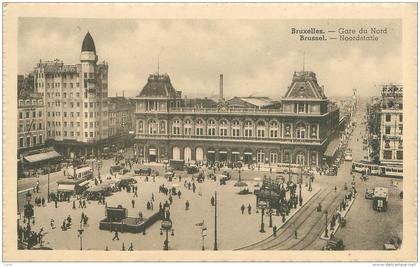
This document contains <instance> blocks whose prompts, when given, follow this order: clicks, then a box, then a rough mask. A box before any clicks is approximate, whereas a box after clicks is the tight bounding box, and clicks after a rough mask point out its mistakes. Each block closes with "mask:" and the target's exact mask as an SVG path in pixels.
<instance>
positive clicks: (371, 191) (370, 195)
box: [365, 188, 374, 199]
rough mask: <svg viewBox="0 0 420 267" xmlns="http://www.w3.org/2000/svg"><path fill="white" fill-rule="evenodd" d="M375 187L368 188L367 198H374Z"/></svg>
mask: <svg viewBox="0 0 420 267" xmlns="http://www.w3.org/2000/svg"><path fill="white" fill-rule="evenodd" d="M373 194H374V193H373V189H370V188H366V192H365V199H373Z"/></svg>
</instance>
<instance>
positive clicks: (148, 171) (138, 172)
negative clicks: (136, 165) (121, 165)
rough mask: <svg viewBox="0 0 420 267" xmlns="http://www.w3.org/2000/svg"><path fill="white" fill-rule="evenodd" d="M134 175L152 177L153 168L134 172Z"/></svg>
mask: <svg viewBox="0 0 420 267" xmlns="http://www.w3.org/2000/svg"><path fill="white" fill-rule="evenodd" d="M134 174H137V175H151V174H152V169H151V168H140V169H136V170H134Z"/></svg>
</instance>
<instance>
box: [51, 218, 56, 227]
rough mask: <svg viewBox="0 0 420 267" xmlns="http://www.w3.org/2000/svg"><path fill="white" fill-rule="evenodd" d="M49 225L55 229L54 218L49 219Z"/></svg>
mask: <svg viewBox="0 0 420 267" xmlns="http://www.w3.org/2000/svg"><path fill="white" fill-rule="evenodd" d="M50 225H51V229H55V224H54V219H51V221H50Z"/></svg>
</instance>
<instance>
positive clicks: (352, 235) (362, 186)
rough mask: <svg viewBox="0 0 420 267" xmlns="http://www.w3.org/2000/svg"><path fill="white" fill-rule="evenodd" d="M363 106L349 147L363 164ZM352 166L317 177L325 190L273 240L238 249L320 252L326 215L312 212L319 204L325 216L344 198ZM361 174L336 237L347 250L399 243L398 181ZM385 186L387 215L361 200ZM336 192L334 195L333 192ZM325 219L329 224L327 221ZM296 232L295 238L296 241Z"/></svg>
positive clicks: (377, 248) (358, 111) (369, 202)
mask: <svg viewBox="0 0 420 267" xmlns="http://www.w3.org/2000/svg"><path fill="white" fill-rule="evenodd" d="M365 105H366V102H360V103H359V106H358V110H357V112H356V113H355V118H356V121H357V123H356V127H355V128H354V131H353V134H352V136H351V137H350V140H349V143H348V146H349V148H351V149H352V152H353V159H354V160H362V159H364V157H365V156H366V154H367V151H366V150H363V137H366V136H367V133H366V125H365V124H362V123H361V121H362V118H363V116H364V115H365V112H366V108H365V107H366V106H365ZM351 165H352V164H351V162H350V161H345V162H344V163H343V164H342V165H341V166H340V168H339V170H338V174H337V176H319V177H317V182H318V183H319V184H320V186H321V187H323V188H325V189H324V190H322V191H321V192H320V193H319V194H318V195H317V196H315V197H314V198H313V199H312V201H311V203H309V204H308V205H307V206H306V207H304V208H302V209H301V210H300V211H299V212H298V213H297V214H296V215H295V216H294V217H293V218H291V219H290V220H289V222H288V223H287V224H285V225H284V227H283V228H281V229H280V230H279V232H278V234H277V236H276V237H273V236H270V237H268V238H267V239H264V240H262V241H259V242H256V243H254V244H251V245H249V246H246V247H243V248H241V249H247V250H320V249H321V248H322V247H323V246H324V245H325V244H326V241H324V240H322V239H320V238H319V237H320V236H321V234H322V233H323V231H324V229H325V213H319V212H316V211H315V208H316V206H317V205H318V203H322V207H323V210H325V209H328V211H329V212H328V214H331V212H332V211H333V210H335V209H337V207H338V206H339V201H340V200H341V199H342V198H343V197H344V194H345V191H344V190H343V186H344V183H346V184H347V185H350V183H351V182H352V179H353V178H352V175H350V170H351ZM360 176H361V175H360V174H355V182H356V189H357V190H358V192H359V194H357V195H356V199H355V201H354V204H353V206H352V207H351V209H350V210H349V213H348V214H347V218H346V219H347V225H346V226H345V227H343V228H341V227H340V228H339V230H338V231H337V233H336V235H335V236H336V237H337V238H340V239H343V241H344V243H345V246H346V249H349V250H372V249H375V250H380V249H383V244H384V243H387V242H388V241H389V239H390V238H391V237H396V236H398V237H400V238H401V239H402V200H401V199H399V192H401V190H402V185H403V182H402V180H401V179H394V178H388V177H377V176H370V177H369V180H368V181H362V180H361V179H360ZM377 186H384V187H388V188H389V204H388V205H389V208H388V211H387V212H383V213H379V212H376V211H374V210H373V209H372V200H368V199H365V198H364V192H365V190H366V189H367V188H374V187H377ZM335 187H336V188H337V192H335V190H333V188H335ZM330 216H331V215H329V217H328V220H329V219H330ZM295 230H297V233H298V236H297V238H295V234H294V232H295Z"/></svg>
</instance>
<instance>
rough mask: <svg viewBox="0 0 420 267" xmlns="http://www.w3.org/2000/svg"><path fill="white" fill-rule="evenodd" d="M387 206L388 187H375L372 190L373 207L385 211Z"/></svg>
mask: <svg viewBox="0 0 420 267" xmlns="http://www.w3.org/2000/svg"><path fill="white" fill-rule="evenodd" d="M387 208H388V188H385V187H375V189H374V190H373V209H374V210H376V211H386V210H387Z"/></svg>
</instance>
